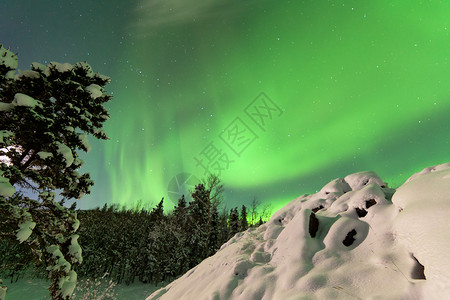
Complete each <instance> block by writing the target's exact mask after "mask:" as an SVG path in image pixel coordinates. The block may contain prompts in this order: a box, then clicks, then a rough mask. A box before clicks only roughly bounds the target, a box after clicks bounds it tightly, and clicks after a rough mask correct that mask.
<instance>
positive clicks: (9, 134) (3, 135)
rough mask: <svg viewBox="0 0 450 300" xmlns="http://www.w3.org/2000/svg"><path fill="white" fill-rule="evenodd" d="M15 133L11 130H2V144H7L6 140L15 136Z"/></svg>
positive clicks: (0, 136) (0, 138)
mask: <svg viewBox="0 0 450 300" xmlns="http://www.w3.org/2000/svg"><path fill="white" fill-rule="evenodd" d="M13 135H14V133H12V132H11V131H9V130H0V144H6V141H5V140H4V138H9V137H10V136H13Z"/></svg>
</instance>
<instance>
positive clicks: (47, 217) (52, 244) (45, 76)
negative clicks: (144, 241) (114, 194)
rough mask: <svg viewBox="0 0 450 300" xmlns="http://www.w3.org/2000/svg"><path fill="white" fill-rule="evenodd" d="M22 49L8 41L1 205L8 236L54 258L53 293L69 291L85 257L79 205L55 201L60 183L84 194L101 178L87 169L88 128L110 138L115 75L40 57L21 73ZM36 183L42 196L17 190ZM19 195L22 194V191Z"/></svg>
mask: <svg viewBox="0 0 450 300" xmlns="http://www.w3.org/2000/svg"><path fill="white" fill-rule="evenodd" d="M16 68H17V56H16V55H14V54H12V53H11V52H10V51H9V50H6V49H5V48H3V46H1V45H0V209H1V217H2V223H3V222H8V223H9V224H13V223H15V224H16V227H15V229H14V230H13V231H11V230H8V228H6V227H3V226H1V227H0V234H1V235H2V236H8V235H9V236H13V237H14V236H15V237H16V238H17V240H18V241H19V242H20V243H27V244H28V245H29V246H30V247H31V249H32V251H33V253H34V254H35V258H36V261H37V262H42V263H44V264H46V265H47V270H48V271H49V276H50V279H51V281H52V282H51V285H50V288H49V290H50V294H51V296H52V298H53V299H68V298H69V297H70V295H71V293H72V291H73V289H74V287H75V282H76V276H77V275H76V273H75V271H74V270H73V269H72V264H76V263H81V261H82V258H81V248H80V246H79V245H78V242H77V240H78V235H77V234H75V232H76V230H77V229H78V226H79V221H78V220H77V216H76V213H75V212H74V211H71V210H70V209H67V208H65V207H64V206H62V205H61V204H60V203H57V202H55V196H56V194H55V192H54V191H55V190H57V189H59V190H60V191H61V195H62V196H63V197H66V198H75V199H79V198H81V197H82V196H83V195H84V194H88V193H89V192H90V188H91V186H92V185H93V181H92V180H91V179H90V176H89V174H87V173H85V174H80V173H79V172H78V171H79V168H80V167H81V166H82V165H83V161H82V160H81V159H80V158H79V157H78V153H77V150H82V151H85V152H88V151H89V150H90V145H89V143H88V140H87V135H88V134H90V135H92V136H94V137H96V138H98V139H107V136H106V134H105V132H104V131H103V130H102V126H103V123H104V122H105V121H106V120H107V119H108V118H109V115H108V112H107V111H106V109H105V108H104V106H103V105H104V103H106V102H107V101H109V100H110V99H111V97H110V96H108V95H106V94H105V93H104V90H103V87H104V86H105V85H106V84H107V83H108V82H109V81H110V80H109V78H108V77H106V76H103V75H100V74H96V73H94V72H93V71H92V69H91V67H90V66H89V65H88V64H87V63H77V64H75V65H73V66H72V65H70V64H59V63H53V62H52V63H50V64H48V65H46V66H45V65H42V64H38V63H33V64H32V65H31V70H28V71H21V72H19V74H18V75H15V73H16ZM19 187H21V188H26V189H32V190H34V191H35V192H36V194H38V197H37V199H31V198H29V197H23V196H19V197H18V198H17V201H12V200H11V199H12V198H11V197H12V196H13V194H14V193H15V192H16V189H17V188H19ZM16 195H19V194H16Z"/></svg>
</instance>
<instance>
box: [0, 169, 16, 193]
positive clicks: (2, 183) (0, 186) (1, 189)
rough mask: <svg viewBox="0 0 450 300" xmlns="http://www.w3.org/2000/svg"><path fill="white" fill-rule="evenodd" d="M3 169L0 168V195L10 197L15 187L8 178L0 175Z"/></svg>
mask: <svg viewBox="0 0 450 300" xmlns="http://www.w3.org/2000/svg"><path fill="white" fill-rule="evenodd" d="M2 175H3V171H1V170H0V196H3V197H11V196H12V195H13V194H14V193H15V192H16V189H15V188H14V187H13V186H12V185H11V183H9V179H8V178H5V177H3V176H2Z"/></svg>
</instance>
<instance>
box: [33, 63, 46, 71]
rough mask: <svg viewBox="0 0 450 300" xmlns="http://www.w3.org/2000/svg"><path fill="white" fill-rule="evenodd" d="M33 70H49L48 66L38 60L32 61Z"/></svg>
mask: <svg viewBox="0 0 450 300" xmlns="http://www.w3.org/2000/svg"><path fill="white" fill-rule="evenodd" d="M31 70H33V71H42V72H45V70H47V66H46V65H44V64H41V63H38V62H34V63H31Z"/></svg>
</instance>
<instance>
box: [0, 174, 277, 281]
mask: <svg viewBox="0 0 450 300" xmlns="http://www.w3.org/2000/svg"><path fill="white" fill-rule="evenodd" d="M222 189H223V186H222V185H220V181H219V180H218V178H217V177H211V178H209V180H208V182H206V183H205V184H199V185H197V186H196V187H195V190H194V191H193V193H192V201H191V202H189V203H187V202H186V200H185V197H184V196H183V197H181V198H180V199H179V200H178V204H177V206H176V207H175V208H174V210H173V211H171V212H170V213H168V214H164V198H163V199H162V200H161V202H159V204H158V205H157V206H156V207H155V208H153V209H151V210H146V209H142V208H136V209H124V208H121V207H119V206H117V205H113V206H107V205H105V206H104V207H103V208H101V209H100V208H97V209H93V210H78V211H77V212H78V219H79V221H80V227H79V229H78V232H77V234H79V238H78V242H79V243H80V245H81V246H82V249H83V253H82V254H83V262H82V263H81V264H79V265H77V266H76V268H75V270H76V272H77V273H78V276H79V278H100V277H103V276H104V275H105V274H106V276H107V277H109V278H111V279H112V280H113V281H114V282H115V283H117V284H120V283H124V284H130V283H133V282H134V281H136V280H137V281H140V282H143V283H149V282H152V283H159V282H162V281H170V280H172V279H175V278H177V277H178V276H180V275H182V274H184V273H185V272H187V271H188V270H189V269H191V268H193V267H194V266H196V265H197V264H199V263H200V262H201V261H203V260H204V259H205V258H207V257H208V256H211V255H213V254H214V253H216V252H217V250H219V248H220V246H221V245H223V244H224V243H225V242H227V241H228V240H229V239H230V238H231V237H233V236H234V235H235V234H236V233H238V232H241V231H244V230H246V229H247V228H248V227H250V226H259V225H260V224H262V223H263V220H265V219H266V218H267V217H269V216H270V214H268V213H267V211H268V208H267V207H263V208H262V210H258V208H259V207H258V203H257V201H256V200H254V201H253V203H252V206H251V207H250V209H248V208H247V207H246V206H244V205H243V206H242V207H240V208H238V207H235V208H232V209H231V210H227V209H221V208H220V207H221V205H220V204H221V200H220V198H221V194H222ZM258 212H261V213H262V214H261V215H259V214H258ZM0 244H1V245H0V248H2V252H3V254H4V256H3V259H1V258H0V262H1V265H2V266H3V272H2V270H0V273H4V274H5V275H6V277H10V278H11V277H14V275H15V276H16V278H17V277H18V276H20V275H21V274H23V273H24V271H25V270H28V271H29V270H30V268H34V267H33V266H32V263H30V261H31V260H30V259H31V257H32V256H31V253H30V252H29V251H27V249H26V248H23V247H21V246H22V245H17V244H15V243H12V244H9V243H8V244H9V245H13V248H10V247H9V246H8V244H5V243H0ZM22 248H23V249H22ZM5 254H9V255H5ZM1 260H3V261H1ZM0 269H1V268H0ZM36 271H37V272H35V274H36V276H39V277H40V276H43V277H44V276H45V275H46V272H45V270H40V269H39V268H37V269H36Z"/></svg>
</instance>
